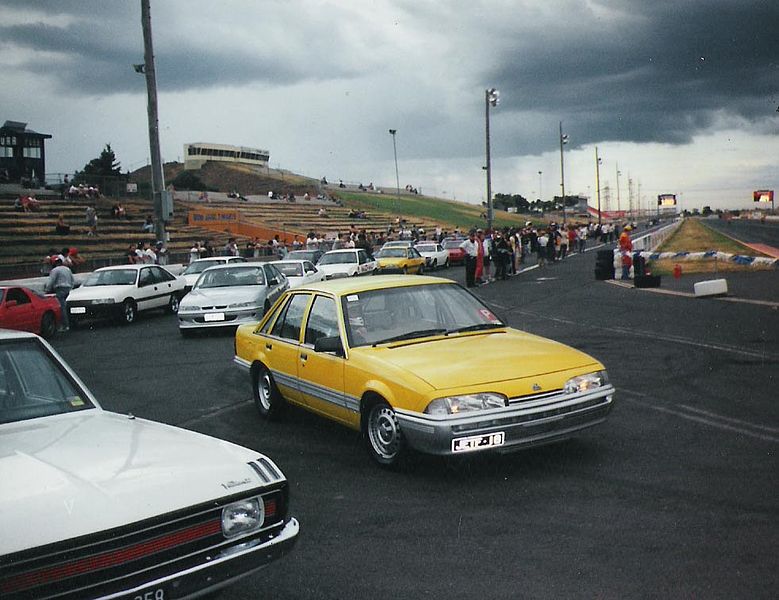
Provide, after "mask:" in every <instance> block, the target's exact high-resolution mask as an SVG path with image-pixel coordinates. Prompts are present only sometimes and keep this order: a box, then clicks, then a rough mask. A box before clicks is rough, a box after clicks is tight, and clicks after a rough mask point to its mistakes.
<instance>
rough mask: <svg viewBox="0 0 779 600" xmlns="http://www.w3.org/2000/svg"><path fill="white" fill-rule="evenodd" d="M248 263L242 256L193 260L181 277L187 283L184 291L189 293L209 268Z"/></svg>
mask: <svg viewBox="0 0 779 600" xmlns="http://www.w3.org/2000/svg"><path fill="white" fill-rule="evenodd" d="M236 262H246V259H245V258H243V257H241V256H212V257H211V258H199V259H197V260H193V261H192V262H191V263H189V265H188V266H187V268H186V269H184V271H183V273H181V276H182V277H183V278H184V281H185V282H186V284H185V286H184V291H186V292H188V291H189V290H191V289H192V287H193V286H194V285H195V282H196V281H197V278H198V277H200V274H201V273H202V272H203V271H205V270H206V269H207V268H209V267H215V266H217V265H226V264H229V263H236Z"/></svg>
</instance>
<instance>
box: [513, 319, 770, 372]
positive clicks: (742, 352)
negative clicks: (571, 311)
mask: <svg viewBox="0 0 779 600" xmlns="http://www.w3.org/2000/svg"><path fill="white" fill-rule="evenodd" d="M504 310H506V311H508V312H514V313H518V314H521V315H525V316H528V317H535V318H538V319H545V320H547V321H552V322H555V323H562V324H564V325H574V326H577V327H586V328H588V329H596V330H598V331H607V332H611V333H619V334H623V335H626V336H629V337H645V338H650V339H653V340H660V341H663V342H669V343H673V344H685V345H687V346H693V347H695V348H703V349H704V350H717V351H719V352H727V353H729V354H738V355H739V356H748V357H750V358H759V359H761V360H764V361H779V356H771V355H769V354H766V353H764V352H756V351H754V350H747V349H746V348H739V347H738V346H728V345H726V344H708V343H706V342H699V341H697V340H692V339H689V338H684V337H681V336H677V335H663V334H659V333H657V332H655V331H642V330H640V329H633V328H629V327H613V326H612V327H604V326H602V325H589V324H587V323H583V322H581V321H574V320H573V319H562V318H560V317H550V316H547V315H541V314H538V313H534V312H531V311H527V310H521V309H519V308H506V309H504Z"/></svg>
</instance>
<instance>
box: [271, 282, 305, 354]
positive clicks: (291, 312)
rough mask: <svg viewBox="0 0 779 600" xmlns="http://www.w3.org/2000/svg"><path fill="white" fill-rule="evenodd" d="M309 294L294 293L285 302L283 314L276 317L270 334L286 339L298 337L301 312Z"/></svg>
mask: <svg viewBox="0 0 779 600" xmlns="http://www.w3.org/2000/svg"><path fill="white" fill-rule="evenodd" d="M310 298H311V295H310V294H295V295H294V296H292V298H291V299H290V301H289V302H288V303H287V308H286V310H285V311H284V314H283V315H282V316H280V317H279V318H278V319H276V323H274V325H273V330H272V334H273V335H276V336H278V337H281V338H285V339H288V340H294V341H296V342H297V341H298V340H299V339H300V326H301V324H302V323H303V313H305V311H306V306H307V305H308V300H309V299H310Z"/></svg>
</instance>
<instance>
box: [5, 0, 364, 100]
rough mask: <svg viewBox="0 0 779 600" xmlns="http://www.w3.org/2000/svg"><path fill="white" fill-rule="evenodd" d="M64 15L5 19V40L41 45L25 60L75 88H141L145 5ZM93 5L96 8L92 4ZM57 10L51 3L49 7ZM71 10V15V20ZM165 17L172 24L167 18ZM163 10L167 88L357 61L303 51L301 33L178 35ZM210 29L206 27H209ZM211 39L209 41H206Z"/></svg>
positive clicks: (83, 91) (295, 75)
mask: <svg viewBox="0 0 779 600" xmlns="http://www.w3.org/2000/svg"><path fill="white" fill-rule="evenodd" d="M48 4H50V3H46V2H28V3H25V4H24V7H25V8H27V9H32V8H40V9H41V10H43V9H44V8H47V10H48ZM4 5H5V6H12V7H14V8H19V7H20V6H21V4H20V3H19V2H14V1H8V0H0V7H2V6H4ZM52 8H53V9H54V11H55V12H54V14H55V15H59V16H62V17H63V24H62V25H57V26H53V25H49V24H45V23H41V22H38V23H29V24H23V25H6V26H2V25H0V40H2V42H4V43H5V44H6V47H8V46H15V47H17V48H23V49H27V50H32V51H35V52H44V53H55V54H56V58H53V57H52V56H51V54H44V55H41V56H39V57H38V56H35V55H33V56H32V57H31V58H28V59H26V60H25V61H24V62H23V63H22V64H21V65H20V66H19V67H17V68H18V69H20V70H24V71H29V72H31V73H35V74H37V75H45V76H48V77H50V78H52V79H53V80H54V82H55V84H58V85H59V87H60V88H61V89H63V90H67V91H68V92H69V93H71V94H76V95H93V94H110V93H119V92H137V91H138V90H139V89H142V86H141V87H140V88H139V85H138V82H139V77H138V75H137V74H135V73H134V71H133V70H132V68H131V65H132V64H136V63H141V62H143V39H142V33H141V23H140V10H139V9H138V7H137V6H136V7H135V8H136V9H138V10H137V12H133V11H131V10H128V7H127V3H124V2H122V3H109V4H104V3H100V4H98V5H95V4H93V3H89V2H84V3H81V2H61V3H57V4H56V5H54V6H53V7H52ZM90 8H91V9H92V10H90ZM48 13H49V14H51V11H48ZM65 18H67V19H68V22H64V21H65ZM163 23H165V25H163ZM165 26H170V25H169V24H167V23H166V22H165V21H164V20H163V19H162V18H156V19H153V24H152V28H153V29H154V31H155V33H154V36H155V42H154V44H155V48H154V50H155V62H156V68H157V72H158V80H157V83H158V87H159V89H160V90H161V91H170V90H176V91H181V90H188V89H199V90H204V89H208V88H212V87H217V86H220V87H221V86H238V85H245V84H249V83H253V82H263V81H264V82H271V81H272V82H274V83H276V84H282V85H283V84H291V83H296V82H300V81H306V80H316V79H318V78H319V77H320V74H322V73H326V74H327V77H345V78H348V77H351V76H353V75H354V74H355V73H354V72H353V70H352V69H350V68H348V67H344V66H342V65H339V64H338V59H337V56H336V55H332V56H331V58H332V60H331V61H330V62H328V63H326V62H325V60H326V59H325V58H324V56H323V55H319V56H317V54H316V52H315V50H314V49H313V46H312V45H311V44H308V45H307V50H304V51H299V50H300V49H299V48H297V47H296V44H295V43H294V41H290V42H289V43H287V44H285V45H283V46H279V45H275V44H269V45H268V46H267V48H266V49H265V50H258V48H257V47H251V48H248V47H242V46H241V45H240V44H234V43H231V40H230V38H229V37H227V39H225V38H224V37H220V35H222V36H223V34H214V37H211V38H209V36H208V35H206V34H204V35H202V36H193V37H192V38H191V39H186V38H184V39H183V40H182V39H180V38H179V39H177V40H176V42H175V44H174V43H171V42H170V40H168V39H167V38H166V36H165V34H164V32H163V31H164V29H163V27H165ZM206 33H207V32H206ZM204 41H205V42H207V43H204Z"/></svg>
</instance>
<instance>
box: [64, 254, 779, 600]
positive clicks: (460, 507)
mask: <svg viewBox="0 0 779 600" xmlns="http://www.w3.org/2000/svg"><path fill="white" fill-rule="evenodd" d="M594 263H595V253H594V252H590V253H587V254H585V255H576V256H573V257H571V258H569V259H566V260H565V261H563V262H562V263H560V264H555V265H551V266H548V267H544V268H539V269H533V270H530V271H527V272H525V273H523V274H521V275H518V276H516V277H512V278H510V279H509V280H508V281H501V282H495V283H492V284H490V285H487V286H484V287H481V288H478V289H476V290H475V294H476V295H478V296H480V297H481V298H483V299H484V301H485V302H487V303H489V304H490V305H491V306H493V307H494V309H495V310H496V312H498V313H499V314H500V315H502V316H503V318H505V319H506V320H507V321H508V322H509V323H510V324H511V325H513V326H515V327H518V328H521V329H525V330H528V331H531V332H533V333H536V334H539V335H543V336H546V337H550V338H553V339H556V340H559V341H561V342H564V343H567V344H570V345H572V346H575V347H577V348H580V349H581V350H583V351H585V352H588V353H590V354H592V355H593V356H595V357H596V358H598V359H599V360H601V361H602V362H603V363H604V364H605V365H606V367H607V369H608V371H609V374H610V376H611V379H612V382H613V383H614V384H615V386H616V388H617V404H616V406H615V408H614V410H613V412H612V413H611V415H610V417H609V419H608V420H607V421H606V423H604V424H603V425H601V426H599V427H597V428H594V429H592V430H589V431H587V432H585V433H582V434H581V435H580V436H579V437H577V438H576V439H574V440H571V441H568V442H565V443H561V444H557V445H553V446H546V447H541V448H536V449H531V450H527V451H524V452H519V453H514V454H509V455H505V456H501V455H492V454H482V455H476V456H470V457H458V459H457V460H454V459H441V458H433V457H425V456H420V457H418V458H417V460H416V461H415V463H414V464H413V465H412V466H411V468H409V469H408V470H406V471H404V472H401V473H393V472H387V471H383V470H381V469H379V468H377V467H376V466H374V465H373V464H372V463H371V462H370V460H369V459H368V457H367V455H366V453H365V452H364V450H363V448H362V446H361V441H360V437H359V435H358V434H357V433H355V432H352V431H351V430H348V429H345V428H343V427H341V426H339V425H336V424H333V423H331V422H328V421H324V420H322V419H320V418H318V417H316V416H313V415H311V414H308V413H306V412H304V411H302V410H292V411H290V413H289V414H288V415H287V416H286V418H285V419H284V420H283V421H281V422H276V423H268V422H265V421H263V420H261V419H260V418H259V417H258V415H257V414H256V411H255V409H254V407H253V405H252V402H251V391H250V387H249V381H248V377H247V376H246V375H245V374H244V373H243V372H241V371H239V370H238V369H237V368H236V367H235V366H234V365H233V364H232V355H233V338H232V335H231V333H230V332H225V333H212V334H210V335H202V336H197V337H194V338H192V339H189V338H187V339H184V338H181V336H180V335H179V334H178V332H177V329H176V320H175V318H173V317H171V316H165V315H162V314H159V315H149V316H142V317H141V318H140V319H139V321H138V322H137V323H136V324H135V325H133V326H128V327H121V326H117V325H113V324H103V323H99V324H96V325H95V326H94V327H93V328H91V329H79V330H76V331H72V332H71V333H70V334H68V335H66V336H63V337H59V338H57V339H55V341H54V345H55V347H56V348H57V349H58V350H59V351H60V352H61V353H62V354H63V356H64V357H65V358H66V360H68V361H69V362H70V364H71V365H72V366H73V367H74V368H75V369H76V371H77V372H78V373H79V375H80V376H81V377H82V378H83V379H84V381H85V382H86V383H87V385H89V386H90V387H91V388H92V390H93V391H94V392H95V393H96V395H97V397H98V398H99V399H100V400H101V401H102V403H103V405H104V407H106V408H108V409H111V410H117V411H121V412H132V413H134V414H135V415H137V416H141V417H147V418H151V419H156V420H160V421H164V422H166V423H171V424H174V425H179V426H183V427H187V428H189V429H193V430H196V431H200V432H203V433H206V434H209V435H214V436H217V437H220V438H224V439H228V440H231V441H234V442H236V443H239V444H242V445H245V446H249V447H252V448H255V449H257V450H260V451H263V452H265V453H267V454H268V455H269V456H271V457H272V458H273V459H274V460H275V461H276V462H277V463H278V464H279V465H280V466H281V468H282V469H283V470H284V472H285V474H286V475H287V476H288V478H289V480H290V482H291V490H292V497H291V506H292V513H293V514H294V515H295V516H297V517H298V519H299V520H300V522H301V534H300V539H299V542H298V544H297V546H296V548H295V549H294V550H293V552H292V554H291V555H290V556H288V557H286V558H284V559H283V560H281V561H280V562H278V563H276V564H272V565H270V566H269V567H267V568H266V569H264V570H263V571H261V572H260V573H259V574H257V575H255V576H252V577H250V578H248V579H246V580H244V581H243V582H242V583H241V584H239V585H238V586H236V587H233V588H231V589H230V590H229V591H227V592H226V593H225V594H224V596H225V597H227V598H246V599H249V598H251V599H256V598H277V599H284V598H289V599H297V600H302V599H314V598H316V599H320V598H327V599H330V598H333V599H335V598H337V599H346V598H355V599H363V598H375V599H384V598H386V599H397V598H402V597H405V598H431V599H439V598H440V599H452V598H469V599H470V598H474V597H479V598H604V599H609V598H614V599H624V598H727V599H732V598H750V599H753V598H774V597H776V590H777V589H779V575H778V574H777V573H779V570H777V568H776V566H777V560H776V551H777V548H779V522H778V521H777V515H779V485H777V476H776V474H777V472H778V469H777V468H778V467H779V461H777V450H779V403H777V402H776V399H777V393H776V389H777V383H779V381H777V378H778V377H779V310H776V309H775V308H773V307H771V306H768V305H763V304H750V303H740V302H723V301H719V300H714V299H691V298H689V297H685V296H679V295H673V294H657V293H648V292H645V291H643V290H637V289H633V288H623V287H620V286H616V285H613V284H609V283H607V282H602V281H596V280H595V279H594V277H593V269H594ZM439 275H441V276H443V277H449V278H453V279H455V280H458V281H460V282H462V281H463V279H464V277H463V275H464V273H463V270H462V268H451V269H448V270H445V271H440V272H439ZM729 277H730V275H729ZM491 368H492V369H494V371H495V375H496V377H499V376H502V374H504V373H506V374H508V373H510V371H511V364H507V363H506V364H495V365H492V366H491Z"/></svg>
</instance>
